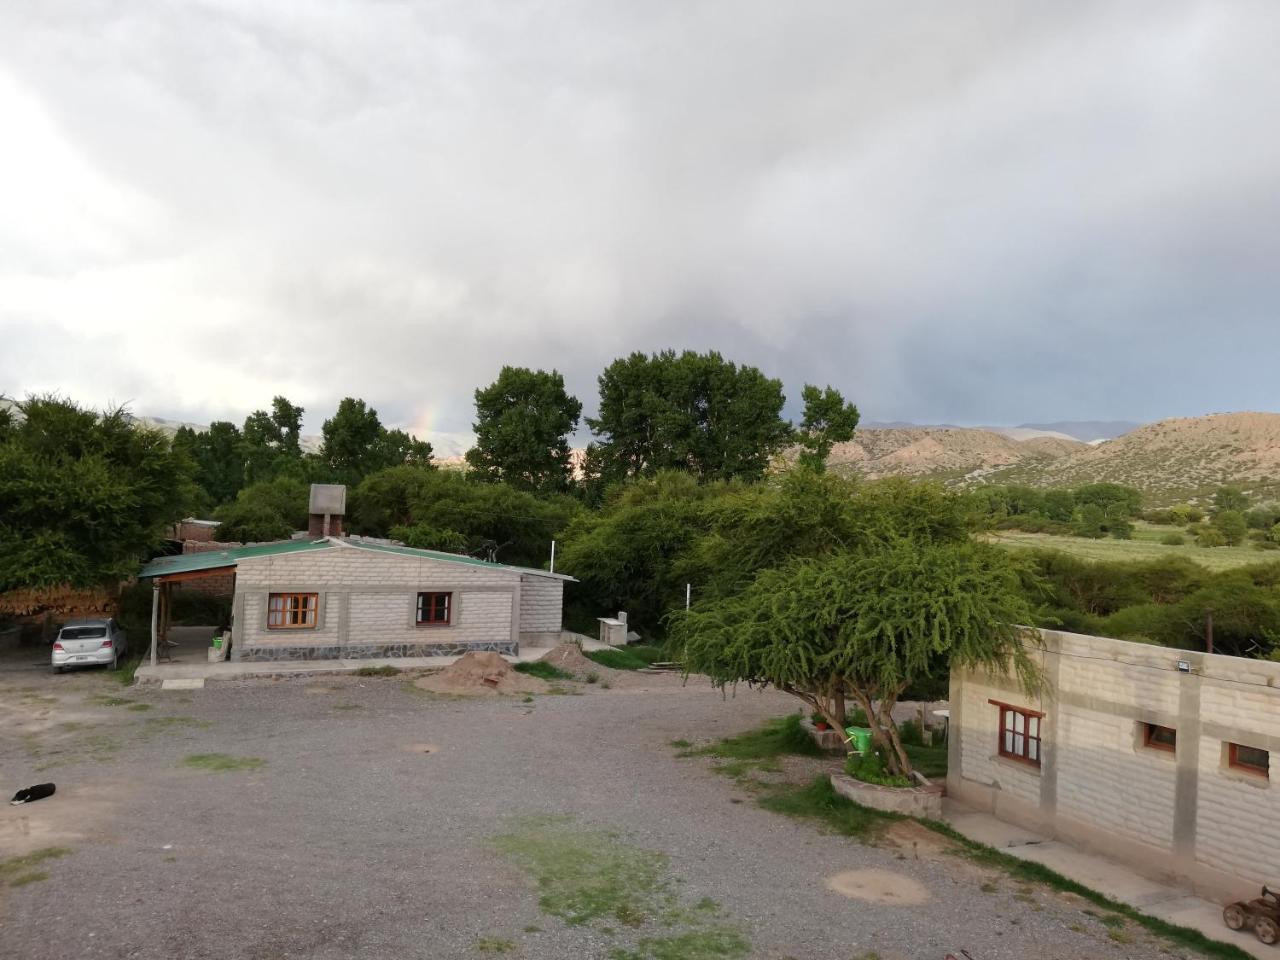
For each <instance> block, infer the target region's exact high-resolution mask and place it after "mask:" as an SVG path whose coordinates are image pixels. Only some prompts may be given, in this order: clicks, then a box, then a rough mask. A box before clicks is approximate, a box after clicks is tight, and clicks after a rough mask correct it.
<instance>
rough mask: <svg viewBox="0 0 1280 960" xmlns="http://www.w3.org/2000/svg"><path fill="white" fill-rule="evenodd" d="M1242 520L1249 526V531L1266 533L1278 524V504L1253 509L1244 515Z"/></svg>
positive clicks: (1279, 510)
mask: <svg viewBox="0 0 1280 960" xmlns="http://www.w3.org/2000/svg"><path fill="white" fill-rule="evenodd" d="M1244 518H1245V522H1246V523H1248V524H1249V529H1250V530H1262V531H1264V532H1266V531H1268V530H1270V529H1271V528H1272V527H1274V526H1275V525H1276V524H1278V523H1280V504H1276V503H1267V504H1263V505H1262V506H1260V507H1254V508H1253V509H1252V510H1250V511H1249V512H1248V513H1246V514H1245V515H1244Z"/></svg>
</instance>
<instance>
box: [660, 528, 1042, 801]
mask: <svg viewBox="0 0 1280 960" xmlns="http://www.w3.org/2000/svg"><path fill="white" fill-rule="evenodd" d="M1024 575H1025V571H1024V570H1021V569H1020V568H1019V565H1018V563H1017V561H1016V560H1015V559H1014V558H1012V557H1011V556H1010V555H1009V554H1008V553H1007V552H1005V551H1003V550H1001V549H1000V548H999V547H996V546H992V545H989V544H983V543H974V542H968V541H965V542H955V541H941V542H934V543H927V542H920V541H918V540H911V539H906V538H903V539H898V540H895V541H893V542H891V543H889V544H885V545H881V546H875V547H873V548H871V549H865V550H842V551H839V552H835V553H832V554H829V555H828V556H825V557H819V558H805V559H798V560H793V561H791V562H790V563H787V564H786V565H784V566H782V567H779V568H773V569H767V570H764V571H763V572H761V573H760V574H759V576H757V577H756V578H755V580H753V581H752V583H751V584H750V585H749V586H747V588H746V589H744V590H742V591H740V592H739V593H736V594H734V595H732V596H729V597H724V598H721V599H718V600H713V601H708V602H707V603H704V604H699V605H698V606H697V607H696V608H694V609H693V610H691V611H689V612H687V613H677V614H675V615H674V616H673V617H672V619H671V624H672V627H671V634H672V638H673V640H674V641H675V642H677V643H679V644H680V646H681V648H682V659H683V662H684V666H685V669H686V670H688V671H691V672H698V673H705V674H707V675H708V676H710V677H711V678H712V680H713V681H714V682H715V683H716V684H717V685H720V686H724V685H728V684H736V683H740V682H745V683H748V684H753V685H757V684H772V685H773V686H775V687H777V688H778V689H779V690H782V691H783V692H785V693H789V694H791V695H792V696H794V697H796V698H797V699H799V700H801V701H802V702H804V703H805V704H807V705H808V706H809V707H811V708H812V709H814V710H816V711H817V712H818V713H820V714H821V715H822V716H823V717H824V718H825V719H826V720H827V722H828V723H830V724H832V726H834V727H835V728H836V729H843V727H844V722H845V721H844V718H845V709H846V704H847V702H848V701H849V700H850V699H852V700H853V701H854V702H855V703H856V704H857V705H858V706H860V707H861V708H862V709H863V710H864V711H865V712H866V715H867V722H868V725H869V726H870V728H871V732H872V740H873V743H874V744H875V745H876V746H877V747H879V748H883V751H882V752H883V753H884V755H885V756H886V758H887V760H886V766H887V768H888V769H889V771H890V773H895V774H900V775H903V776H910V773H911V761H910V758H909V757H908V756H907V753H906V751H905V750H904V749H903V746H902V741H901V738H900V737H899V735H898V730H897V727H896V725H895V724H894V721H893V715H892V711H893V706H894V704H895V703H896V702H897V701H898V698H899V697H900V696H901V694H902V693H903V691H904V690H906V689H907V688H908V687H909V686H912V685H914V684H917V683H925V682H927V681H928V680H929V679H930V678H931V677H936V676H938V675H939V674H940V673H944V672H945V671H946V670H947V669H948V668H949V669H955V668H979V669H984V670H988V671H991V672H995V673H999V674H1005V673H1007V672H1010V671H1012V672H1013V673H1014V674H1015V675H1016V676H1017V678H1018V679H1019V681H1020V682H1021V683H1022V685H1023V686H1024V687H1026V688H1027V689H1035V687H1036V686H1037V685H1038V683H1039V674H1038V671H1037V668H1036V666H1035V663H1034V661H1033V660H1032V658H1031V657H1030V655H1029V654H1028V651H1027V648H1026V646H1025V643H1026V641H1028V640H1029V639H1030V636H1029V635H1028V633H1027V631H1026V630H1025V629H1023V628H1020V627H1017V626H1015V624H1019V623H1029V622H1030V620H1031V610H1030V609H1029V607H1028V605H1027V601H1026V595H1025V593H1024V592H1023V577H1024Z"/></svg>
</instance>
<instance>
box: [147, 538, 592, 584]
mask: <svg viewBox="0 0 1280 960" xmlns="http://www.w3.org/2000/svg"><path fill="white" fill-rule="evenodd" d="M339 545H344V546H349V547H355V548H356V549H358V550H370V551H373V552H375V553H394V554H398V555H399V556H402V557H420V558H422V559H424V560H441V561H444V562H445V563H465V564H467V565H469V566H474V567H488V568H489V569H491V570H508V571H511V572H513V573H532V574H535V575H537V576H541V577H554V578H555V579H557V580H573V579H574V578H573V577H568V576H565V575H564V574H563V573H551V572H549V571H547V570H537V569H535V568H533V567H513V566H511V565H510V564H506V563H490V562H489V561H488V560H480V559H478V558H476V557H464V556H462V555H460V554H457V553H442V552H440V551H439V550H420V549H418V548H417V547H401V546H393V545H391V544H383V543H367V542H364V541H360V540H342V541H334V540H284V541H281V542H280V543H260V544H256V545H253V546H248V547H232V548H230V549H228V550H210V551H208V552H207V553H184V554H180V555H175V556H172V557H156V558H155V559H154V560H151V561H149V562H148V563H146V564H144V565H143V567H142V570H141V571H140V572H139V573H138V577H139V579H144V580H145V579H149V578H151V577H163V576H171V575H173V574H177V573H191V572H194V571H197V570H218V569H221V568H222V567H234V566H235V565H236V564H237V562H238V561H240V560H242V559H248V558H250V557H274V556H278V555H280V554H286V553H302V552H304V551H307V550H331V549H334V548H335V547H337V546H339ZM575 582H576V581H575Z"/></svg>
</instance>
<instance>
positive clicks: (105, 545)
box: [0, 396, 194, 591]
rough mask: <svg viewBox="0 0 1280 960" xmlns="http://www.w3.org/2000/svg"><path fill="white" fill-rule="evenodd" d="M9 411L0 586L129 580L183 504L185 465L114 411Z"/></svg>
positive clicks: (22, 406)
mask: <svg viewBox="0 0 1280 960" xmlns="http://www.w3.org/2000/svg"><path fill="white" fill-rule="evenodd" d="M17 410H18V415H17V416H16V417H14V416H12V415H10V416H9V417H7V418H6V419H5V422H4V423H0V591H4V590H12V589H16V588H20V587H53V586H61V585H64V584H65V585H70V586H74V587H87V586H97V585H100V584H109V583H116V582H119V581H120V580H122V579H124V578H126V577H129V576H132V575H133V574H134V573H136V572H137V568H138V564H139V563H140V562H141V561H142V560H143V559H144V558H145V557H146V555H147V554H148V552H149V551H150V550H151V549H153V548H154V547H155V546H157V545H158V544H159V543H160V541H161V540H162V539H163V537H164V534H165V528H166V527H167V526H168V525H169V524H171V523H173V522H174V521H175V520H177V519H179V518H180V517H181V516H182V514H183V512H184V508H185V506H186V505H187V504H188V503H189V502H190V500H191V495H192V492H193V490H194V486H193V484H192V482H191V476H190V473H191V470H192V467H191V464H190V461H189V460H188V459H187V458H185V457H183V456H181V455H179V454H175V453H174V451H173V449H172V446H171V443H170V441H169V440H168V438H166V437H165V436H164V435H163V434H161V433H159V432H158V431H155V430H149V429H145V428H143V427H141V426H139V425H138V424H137V423H136V422H135V421H134V419H133V418H132V417H131V416H130V415H129V414H128V413H127V412H126V411H125V410H124V409H123V408H117V409H114V410H108V411H106V412H104V413H102V414H98V413H96V412H94V411H92V410H87V409H84V408H82V407H79V406H77V405H76V404H75V403H73V402H71V401H69V400H64V399H61V398H59V397H55V396H39V397H32V398H29V399H28V400H25V401H22V402H20V403H18V404H17Z"/></svg>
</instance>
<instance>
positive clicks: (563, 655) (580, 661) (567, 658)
mask: <svg viewBox="0 0 1280 960" xmlns="http://www.w3.org/2000/svg"><path fill="white" fill-rule="evenodd" d="M538 660H539V661H540V662H542V663H549V664H551V665H552V666H553V667H559V668H560V669H561V670H563V671H565V672H566V673H571V674H573V675H574V676H575V677H585V676H586V675H587V674H589V673H594V674H597V675H598V676H601V677H605V676H608V675H610V674H612V673H614V672H615V671H613V670H610V669H608V668H607V667H602V666H600V664H598V663H596V662H595V661H594V660H591V659H588V658H587V657H586V656H585V655H584V654H583V652H582V648H581V647H579V646H578V645H577V644H576V643H562V644H560V646H558V647H555V648H554V649H553V650H551V652H550V653H545V654H543V655H542V656H541V657H539V658H538Z"/></svg>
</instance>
